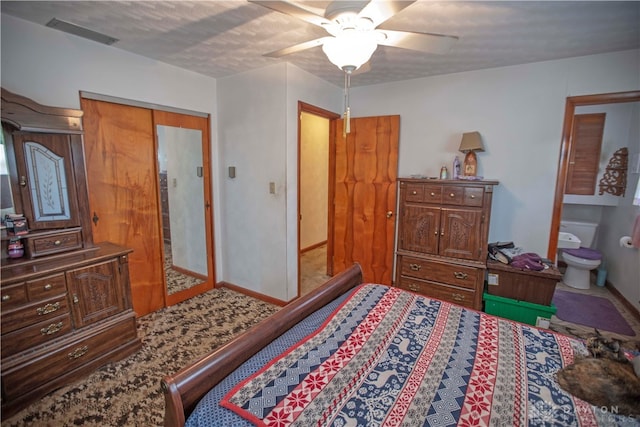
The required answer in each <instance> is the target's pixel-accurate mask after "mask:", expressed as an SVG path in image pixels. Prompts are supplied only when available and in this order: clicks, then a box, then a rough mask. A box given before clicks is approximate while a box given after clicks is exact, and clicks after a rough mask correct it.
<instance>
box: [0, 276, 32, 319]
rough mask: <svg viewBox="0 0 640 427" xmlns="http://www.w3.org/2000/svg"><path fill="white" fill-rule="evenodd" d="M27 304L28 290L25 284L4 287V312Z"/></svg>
mask: <svg viewBox="0 0 640 427" xmlns="http://www.w3.org/2000/svg"><path fill="white" fill-rule="evenodd" d="M26 302H27V288H26V287H25V285H24V283H20V284H17V285H11V286H3V287H2V311H3V312H4V311H5V310H7V309H8V308H11V307H15V306H16V305H19V304H24V303H26Z"/></svg>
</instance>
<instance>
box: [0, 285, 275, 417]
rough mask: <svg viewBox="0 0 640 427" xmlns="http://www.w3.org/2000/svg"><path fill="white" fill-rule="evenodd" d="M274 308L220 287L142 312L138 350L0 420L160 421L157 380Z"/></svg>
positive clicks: (160, 410)
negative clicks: (165, 306) (179, 301)
mask: <svg viewBox="0 0 640 427" xmlns="http://www.w3.org/2000/svg"><path fill="white" fill-rule="evenodd" d="M277 310H278V308H277V307H276V306H274V305H271V304H267V303H264V302H262V301H259V300H257V299H254V298H251V297H247V296H245V295H241V294H239V293H236V292H233V291H230V290H228V289H224V288H222V289H214V290H212V291H209V292H207V293H205V294H202V295H200V296H197V297H195V298H192V299H190V300H187V301H184V302H182V303H180V304H177V305H174V306H171V307H167V308H164V309H162V310H159V311H157V312H155V313H151V314H149V315H147V316H144V317H141V318H139V319H138V335H139V336H140V338H141V339H142V349H141V350H140V351H138V352H137V353H135V354H133V355H131V356H130V357H128V358H126V359H124V360H121V361H119V362H116V363H113V364H109V365H106V366H104V367H102V368H101V369H99V370H97V371H96V372H94V373H93V374H91V375H90V376H88V377H86V378H85V379H84V380H82V381H78V382H76V383H74V384H70V385H68V386H66V387H63V388H61V389H59V390H57V391H55V392H53V393H51V394H49V395H48V396H46V397H45V398H43V399H42V400H40V401H39V402H36V403H34V404H33V405H31V406H30V407H28V408H26V409H24V410H23V411H22V412H20V413H18V414H16V415H15V416H14V417H12V418H10V419H8V420H4V421H3V422H2V426H3V427H4V426H38V427H39V426H52V427H60V426H76V425H82V426H135V427H137V426H140V427H152V426H161V425H162V423H163V416H164V397H163V395H162V392H161V390H160V380H161V379H162V378H163V377H164V376H165V375H168V374H172V373H174V372H177V371H178V370H179V369H180V368H182V367H183V366H186V365H188V364H189V363H191V362H192V361H195V360H196V359H198V358H199V357H201V356H203V355H205V354H207V353H208V352H210V351H211V350H212V349H214V348H216V347H219V346H220V345H222V344H224V343H225V342H227V341H229V340H230V339H231V338H232V337H233V336H234V335H236V334H238V333H240V332H242V331H244V330H246V329H248V328H249V327H250V326H252V325H253V324H255V323H257V322H259V321H260V320H262V319H263V318H265V317H267V316H269V315H271V314H273V313H275V312H276V311H277Z"/></svg>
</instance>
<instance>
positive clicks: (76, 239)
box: [27, 229, 82, 258]
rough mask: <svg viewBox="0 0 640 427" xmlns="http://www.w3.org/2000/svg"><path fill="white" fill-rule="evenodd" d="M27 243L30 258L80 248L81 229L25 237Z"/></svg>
mask: <svg viewBox="0 0 640 427" xmlns="http://www.w3.org/2000/svg"><path fill="white" fill-rule="evenodd" d="M27 244H28V245H29V254H30V256H31V257H32V258H36V257H39V256H44V255H52V254H56V253H60V252H66V251H70V250H73V249H80V248H82V230H81V229H76V230H71V231H65V232H62V233H55V234H47V235H45V236H37V237H30V238H28V239H27Z"/></svg>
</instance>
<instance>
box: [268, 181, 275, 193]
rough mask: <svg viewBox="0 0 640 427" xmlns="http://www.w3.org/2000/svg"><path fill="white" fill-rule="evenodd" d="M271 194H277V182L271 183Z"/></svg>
mask: <svg viewBox="0 0 640 427" xmlns="http://www.w3.org/2000/svg"><path fill="white" fill-rule="evenodd" d="M269 193H270V194H276V183H275V182H270V183H269Z"/></svg>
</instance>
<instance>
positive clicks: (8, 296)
mask: <svg viewBox="0 0 640 427" xmlns="http://www.w3.org/2000/svg"><path fill="white" fill-rule="evenodd" d="M10 299H11V295H2V301H9V300H10Z"/></svg>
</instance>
